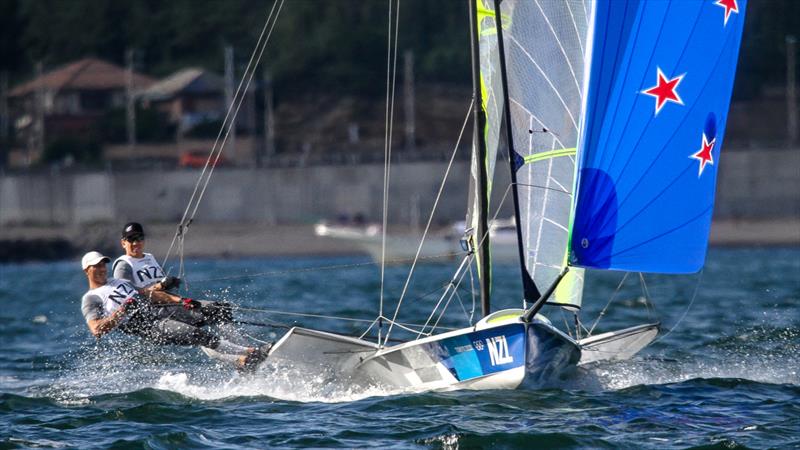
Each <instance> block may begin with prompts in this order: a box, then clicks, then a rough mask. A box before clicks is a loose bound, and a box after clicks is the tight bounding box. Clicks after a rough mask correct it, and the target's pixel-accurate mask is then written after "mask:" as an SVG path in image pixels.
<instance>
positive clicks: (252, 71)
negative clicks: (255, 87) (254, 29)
mask: <svg viewBox="0 0 800 450" xmlns="http://www.w3.org/2000/svg"><path fill="white" fill-rule="evenodd" d="M283 3H284V0H281V3H280V6H278V11H277V12H276V14H275V19H274V20H273V21H272V25H271V26H270V29H269V32H268V33H267V36H266V38H265V39H264V44H263V45H262V46H261V51H260V52H259V53H258V58H257V59H256V61H255V63H254V64H252V68H251V65H250V63H252V56H251V58H250V63H248V66H247V67H246V68H245V76H247V69H250V75H249V76H247V83H246V84H245V86H244V89H243V90H241V95H240V96H239V101H238V103H237V105H236V110H235V111H234V113H233V117H231V120H230V122H229V124H228V130H227V132H226V133H225V138H224V139H223V140H222V144H221V145H220V148H219V150H218V151H217V156H216V158H215V159H214V163H213V164H212V165H211V168H210V169H209V171H208V177H207V178H206V182H205V184H204V185H203V189H202V190H201V191H200V196H199V197H198V198H197V201H196V202H195V205H194V209H193V210H192V215H191V217H190V218H189V222H191V221H192V220H193V219H194V216H195V214H197V208H199V207H200V201H201V200H202V199H203V195H204V194H205V192H206V189H207V188H208V184H209V182H210V181H211V175H212V174H213V173H214V168H215V167H216V166H217V163H218V162H219V158H220V156H222V151H223V150H224V149H225V144H226V143H227V142H228V136H229V135H230V133H231V129H232V128H233V127H234V126H235V123H236V117H237V116H238V115H239V110H240V109H241V107H242V104H243V103H244V99H245V96H246V95H247V91H248V89H250V84H251V83H252V82H253V77H254V76H255V73H256V68H257V67H258V65H259V64H260V63H261V58H262V57H263V56H264V51H265V50H266V49H267V43H268V42H269V38H270V37H271V36H272V31H273V30H274V29H275V24H276V23H278V16H279V15H280V13H281V9H282V8H283ZM242 80H244V78H243V79H242ZM239 85H240V87H241V82H240V83H239Z"/></svg>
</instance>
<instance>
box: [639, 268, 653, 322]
mask: <svg viewBox="0 0 800 450" xmlns="http://www.w3.org/2000/svg"><path fill="white" fill-rule="evenodd" d="M639 285H640V286H641V288H642V296H643V297H644V307H645V308H647V317H648V319H652V318H653V311H651V310H650V292H649V291H648V290H647V283H645V281H644V274H643V273H642V272H639Z"/></svg>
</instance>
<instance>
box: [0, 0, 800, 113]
mask: <svg viewBox="0 0 800 450" xmlns="http://www.w3.org/2000/svg"><path fill="white" fill-rule="evenodd" d="M388 3H389V2H387V1H385V0H361V1H357V0H289V1H286V2H285V3H284V4H283V8H282V10H281V13H280V19H279V21H278V22H277V25H276V26H275V29H274V31H273V33H272V36H271V39H270V43H269V45H268V47H267V51H266V53H265V55H264V60H263V63H262V64H263V65H264V66H265V67H267V68H268V70H269V71H270V72H271V74H272V76H273V79H274V81H275V83H276V84H277V86H278V88H279V89H278V91H285V90H287V89H288V90H325V89H332V88H335V89H337V90H340V91H353V92H359V93H374V94H376V95H379V94H381V93H382V92H383V90H384V80H385V77H384V74H385V71H386V62H387V46H386V43H387V32H388V24H387V19H388ZM748 3H749V4H748V7H747V9H748V10H747V23H746V30H745V36H744V40H743V44H742V53H741V61H740V65H741V66H743V67H747V70H746V71H741V72H740V73H739V77H738V79H737V90H736V96H737V97H738V98H742V97H750V96H752V95H758V94H759V91H760V87H761V86H762V85H764V84H767V83H782V82H783V81H784V80H785V74H786V68H785V62H786V58H785V36H786V35H787V34H791V33H795V34H800V1H795V0H770V1H764V0H751V1H750V2H748ZM273 5H274V0H204V1H196V0H170V1H167V2H165V1H161V0H133V1H118V0H69V1H64V0H2V1H0V64H2V67H0V69H6V70H10V71H11V72H12V79H14V80H21V79H24V78H26V77H29V76H30V74H31V72H32V67H33V63H34V62H35V61H39V60H42V61H44V63H45V67H50V68H52V67H55V66H58V65H60V64H63V63H65V62H68V61H71V60H74V59H77V58H81V57H85V56H88V55H94V56H97V57H101V58H104V59H107V60H110V61H113V62H116V63H118V64H122V63H123V61H124V54H125V50H126V48H135V49H136V50H137V65H138V69H139V70H140V71H143V72H146V73H150V74H153V75H155V76H162V75H166V74H168V73H170V72H172V71H173V70H175V69H177V68H180V67H186V66H188V65H200V66H203V67H206V68H208V69H211V70H214V71H216V72H219V73H221V72H222V69H223V56H222V55H223V48H224V46H225V45H232V46H233V47H234V48H235V54H236V61H237V75H239V74H241V73H242V71H243V69H244V66H245V65H246V63H247V61H248V58H249V56H250V53H251V52H252V50H253V47H254V45H255V43H256V41H257V38H258V36H259V34H260V33H261V30H262V27H263V25H264V21H265V20H266V18H267V17H268V15H269V12H270V10H271V9H272V7H273ZM399 5H400V24H399V28H400V30H399V31H400V32H399V44H400V45H399V49H398V55H399V57H400V58H401V57H402V52H403V51H405V50H411V51H413V52H414V55H415V58H416V59H415V62H416V74H417V77H418V78H419V79H420V80H424V81H433V82H455V83H460V84H469V83H470V76H469V73H470V72H469V69H468V67H469V24H468V13H467V5H468V3H467V2H466V1H463V0H458V1H457V0H438V1H431V0H403V1H401V2H400V3H399Z"/></svg>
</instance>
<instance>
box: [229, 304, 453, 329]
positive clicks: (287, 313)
mask: <svg viewBox="0 0 800 450" xmlns="http://www.w3.org/2000/svg"><path fill="white" fill-rule="evenodd" d="M236 310H238V311H249V312H259V313H264V314H277V315H284V316H297V317H310V318H314V319H331V320H341V321H344V322H358V323H372V322H375V320H376V319H354V318H352V317H341V316H328V315H324V314H310V313H298V312H291V311H278V310H274V309H261V308H247V307H242V306H237V307H236ZM383 318H384V319H387V320H388V318H387V317H383ZM237 322H238V321H237ZM393 323H395V324H396V325H397V326H398V327H400V328H404V329H407V330H409V331H412V332H414V333H416V332H417V330H414V329H411V328H408V327H417V328H421V327H422V325H420V324H416V323H403V322H393ZM442 328H444V329H447V330H455V329H456V328H446V327H442Z"/></svg>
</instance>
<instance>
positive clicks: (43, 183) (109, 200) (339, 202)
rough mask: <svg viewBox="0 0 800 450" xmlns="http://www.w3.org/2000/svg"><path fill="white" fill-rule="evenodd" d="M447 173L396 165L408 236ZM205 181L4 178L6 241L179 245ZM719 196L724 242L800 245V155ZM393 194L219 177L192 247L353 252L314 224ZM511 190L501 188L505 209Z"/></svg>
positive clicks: (737, 155)
mask: <svg viewBox="0 0 800 450" xmlns="http://www.w3.org/2000/svg"><path fill="white" fill-rule="evenodd" d="M446 167H447V165H446V164H445V163H430V162H428V163H399V164H394V165H393V166H392V172H391V188H390V199H391V200H390V210H389V221H390V223H392V224H395V226H399V227H401V228H403V227H409V226H413V225H414V224H415V223H418V224H421V225H424V223H425V221H426V220H427V217H428V214H429V212H430V209H431V207H432V204H433V201H434V200H435V197H436V193H437V191H438V189H439V184H440V182H441V179H442V176H443V174H444V173H445V170H446ZM507 172H508V171H507V170H505V168H504V167H502V166H500V167H499V169H498V174H497V179H496V183H495V186H506V185H507V184H508V182H509V181H508V173H507ZM467 174H468V164H467V163H466V162H463V161H462V162H457V163H455V165H454V166H453V167H452V169H451V172H450V175H449V178H448V181H447V183H446V185H445V190H444V194H443V197H442V200H441V201H440V203H439V206H438V209H437V213H436V215H435V218H434V224H435V225H439V226H444V225H446V224H449V223H451V222H453V221H457V220H462V219H463V218H464V213H465V206H466V203H467V186H468V180H467ZM198 176H199V171H197V170H180V171H178V170H176V171H149V172H93V173H65V172H57V171H53V172H49V173H30V174H24V175H10V174H6V175H4V176H2V178H0V241H6V242H10V241H27V240H47V239H50V240H53V239H55V240H66V241H68V242H71V243H72V245H73V246H74V247H75V248H76V249H82V248H86V247H95V246H101V247H103V246H107V245H111V247H112V249H114V250H116V245H117V241H118V236H117V232H118V230H117V228H119V227H120V226H121V224H123V223H124V222H127V221H131V220H136V221H140V222H143V223H146V224H148V225H150V224H152V225H155V226H158V227H159V228H158V229H157V231H158V232H157V233H156V235H158V236H160V237H159V238H158V239H169V238H171V237H172V234H173V232H174V229H175V224H177V223H178V221H179V219H180V217H181V215H182V214H183V211H184V209H185V208H186V203H187V201H188V199H189V197H190V196H191V194H192V191H193V190H194V187H195V184H196V182H197V178H198ZM717 187H718V189H717V192H718V195H717V201H716V207H715V216H714V217H715V226H714V228H713V230H712V242H714V243H721V244H736V243H747V244H751V243H766V244H781V243H788V244H797V243H798V242H800V149H795V150H748V151H735V152H728V153H726V154H725V155H724V156H723V158H722V162H721V164H720V174H719V177H718V180H717ZM382 191H383V165H382V164H372V165H359V166H319V167H308V168H276V169H235V168H219V169H217V170H216V171H215V173H214V176H213V179H212V181H211V184H210V186H209V188H208V190H207V191H206V194H205V197H204V198H203V201H202V203H201V205H200V208H199V210H198V213H197V216H196V219H195V222H194V224H193V225H192V227H193V230H194V232H195V233H196V235H195V237H196V238H198V239H201V240H205V242H206V243H205V244H203V245H199V244H198V247H197V248H194V249H192V248H187V249H186V250H187V255H188V254H194V255H263V254H320V253H323V254H324V253H329V254H330V253H344V252H348V251H352V249H348V248H347V247H346V246H343V245H342V244H339V243H333V242H331V241H328V240H321V239H319V238H313V233H312V232H311V227H310V226H309V225H310V224H312V223H314V222H317V221H319V220H324V219H329V220H330V219H335V218H337V217H339V216H349V217H354V216H356V215H361V216H363V217H364V218H366V219H367V220H372V221H379V220H380V218H381V203H382ZM504 191H505V189H504V188H503V189H500V188H496V189H495V196H494V197H495V198H494V199H493V202H492V204H493V205H495V207H496V205H499V204H500V203H501V197H502V195H503V194H504ZM502 209H503V211H501V213H500V214H499V215H498V216H499V217H508V216H510V215H511V199H510V196H509V197H508V198H507V199H506V201H505V202H504V203H503V206H502ZM158 224H162V225H158ZM151 236H154V235H153V234H151ZM154 237H155V236H154ZM189 242H190V243H192V245H194V241H193V240H191V241H189ZM109 243H110V244H109ZM155 244H156V243H155V242H153V243H151V244H150V245H149V247H151V248H152V249H153V250H154V251H155V249H156V248H159V246H160V245H161V244H163V245H167V246H168V244H169V242H159V243H158V244H159V245H158V246H156V245H155Z"/></svg>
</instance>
